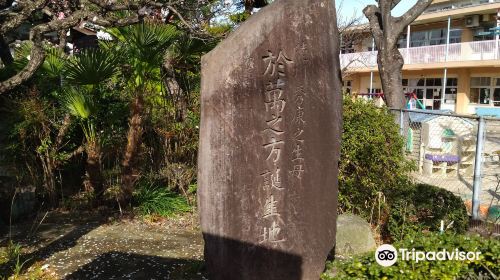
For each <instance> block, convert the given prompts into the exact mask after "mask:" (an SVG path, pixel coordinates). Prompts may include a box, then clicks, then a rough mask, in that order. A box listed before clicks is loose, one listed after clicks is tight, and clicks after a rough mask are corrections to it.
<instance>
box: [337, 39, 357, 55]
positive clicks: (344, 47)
mask: <svg viewBox="0 0 500 280" xmlns="http://www.w3.org/2000/svg"><path fill="white" fill-rule="evenodd" d="M353 52H354V46H353V43H352V42H347V43H344V42H342V43H341V44H340V53H343V54H344V53H353Z"/></svg>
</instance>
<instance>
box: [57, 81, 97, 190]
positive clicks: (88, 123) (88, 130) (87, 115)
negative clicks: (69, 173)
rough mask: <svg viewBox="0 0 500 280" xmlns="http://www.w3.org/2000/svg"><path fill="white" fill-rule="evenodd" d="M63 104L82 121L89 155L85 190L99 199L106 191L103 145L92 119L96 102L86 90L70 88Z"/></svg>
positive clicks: (64, 96)
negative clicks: (104, 187)
mask: <svg viewBox="0 0 500 280" xmlns="http://www.w3.org/2000/svg"><path fill="white" fill-rule="evenodd" d="M63 104H64V106H65V107H66V109H67V110H68V112H69V113H70V114H71V115H72V116H74V117H76V118H77V119H78V120H79V121H80V126H81V128H82V131H83V134H84V136H85V145H84V147H85V152H86V154H87V161H86V166H85V171H86V180H85V183H84V185H85V189H86V191H89V192H90V191H93V192H94V194H95V195H96V197H99V196H100V195H102V193H103V191H104V189H103V184H102V175H101V174H102V173H101V143H100V140H99V137H98V134H97V132H96V126H95V123H94V121H93V119H92V116H93V115H94V114H95V106H94V101H93V100H92V97H91V95H90V94H89V92H88V90H86V89H85V88H83V87H79V88H75V87H68V88H65V89H64V95H63Z"/></svg>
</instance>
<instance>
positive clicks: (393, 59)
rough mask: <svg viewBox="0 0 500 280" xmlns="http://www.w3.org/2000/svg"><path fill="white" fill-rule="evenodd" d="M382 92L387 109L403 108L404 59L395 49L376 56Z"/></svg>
mask: <svg viewBox="0 0 500 280" xmlns="http://www.w3.org/2000/svg"><path fill="white" fill-rule="evenodd" d="M377 62H378V68H379V72H380V79H381V80H382V90H383V92H384V96H385V102H386V105H387V107H390V108H405V103H406V99H405V96H404V92H403V74H402V70H403V65H404V59H403V56H402V55H401V53H400V52H399V50H398V49H397V48H393V49H392V50H386V49H382V50H380V51H379V52H378V55H377Z"/></svg>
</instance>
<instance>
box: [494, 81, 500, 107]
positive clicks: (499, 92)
mask: <svg viewBox="0 0 500 280" xmlns="http://www.w3.org/2000/svg"><path fill="white" fill-rule="evenodd" d="M493 106H495V107H500V78H496V79H495V88H494V91H493Z"/></svg>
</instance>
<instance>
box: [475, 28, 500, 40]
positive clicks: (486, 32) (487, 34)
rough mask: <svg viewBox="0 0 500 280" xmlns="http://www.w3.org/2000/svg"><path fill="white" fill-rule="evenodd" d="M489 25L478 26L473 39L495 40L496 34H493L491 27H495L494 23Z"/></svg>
mask: <svg viewBox="0 0 500 280" xmlns="http://www.w3.org/2000/svg"><path fill="white" fill-rule="evenodd" d="M488 25H489V26H488V27H484V28H478V29H476V30H475V32H474V38H473V39H472V40H473V41H490V40H494V39H495V36H493V32H491V31H490V28H492V27H493V24H488Z"/></svg>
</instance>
